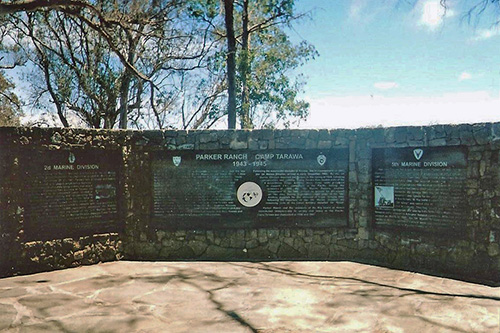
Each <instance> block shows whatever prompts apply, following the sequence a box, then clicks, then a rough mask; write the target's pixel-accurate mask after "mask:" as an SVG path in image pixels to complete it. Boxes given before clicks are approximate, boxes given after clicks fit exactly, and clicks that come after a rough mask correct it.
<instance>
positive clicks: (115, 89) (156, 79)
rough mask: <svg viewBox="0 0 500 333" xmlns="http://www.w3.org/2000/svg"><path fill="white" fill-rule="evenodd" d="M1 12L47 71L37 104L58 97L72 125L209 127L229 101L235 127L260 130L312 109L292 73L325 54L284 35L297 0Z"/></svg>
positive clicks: (68, 5)
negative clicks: (76, 121) (300, 97)
mask: <svg viewBox="0 0 500 333" xmlns="http://www.w3.org/2000/svg"><path fill="white" fill-rule="evenodd" d="M222 4H224V5H227V6H233V5H234V7H233V8H232V9H231V8H229V7H228V8H227V9H228V10H227V13H230V12H232V13H233V15H232V17H231V16H229V15H224V9H226V7H224V9H223V8H221V5H222ZM7 13H9V15H6V14H7ZM2 15H3V18H8V21H9V24H8V25H2V27H0V29H3V31H4V32H6V33H8V34H9V35H10V38H11V39H13V40H15V41H16V43H17V44H16V47H17V48H18V49H21V50H22V51H23V52H24V53H25V57H27V58H28V59H29V61H30V62H31V63H32V64H35V65H36V67H37V68H38V69H39V71H38V72H37V73H36V78H38V83H39V84H38V85H37V86H36V87H37V89H36V94H35V95H34V98H33V101H34V102H35V101H36V102H38V103H40V102H43V101H47V100H48V101H49V102H50V103H52V104H53V105H54V106H55V110H56V113H57V114H58V117H59V119H60V121H61V123H62V124H63V126H71V124H72V123H73V120H74V118H75V116H76V117H78V118H79V119H80V120H81V121H83V123H84V124H86V125H87V126H90V127H105V128H112V127H120V128H126V127H127V126H134V127H137V128H168V127H181V128H209V127H211V126H213V124H215V123H216V122H218V121H219V120H220V119H221V118H223V117H225V116H226V115H228V108H227V106H228V105H233V106H232V107H230V109H231V110H232V111H231V112H229V115H228V118H229V124H231V123H232V124H233V125H231V127H233V128H234V127H236V118H237V116H239V119H240V126H241V127H242V128H252V127H254V126H256V127H263V126H275V125H276V124H278V123H281V124H284V125H285V126H286V125H287V124H288V123H289V121H290V120H291V119H292V118H297V119H300V118H302V117H304V116H305V115H306V114H307V108H308V105H307V103H305V102H303V101H300V100H298V99H297V93H298V91H299V90H300V88H301V84H302V82H301V81H300V79H299V80H293V79H291V78H289V77H288V74H289V72H290V70H293V69H295V68H297V67H298V66H299V65H300V64H301V63H303V62H304V61H307V60H308V59H309V58H311V57H314V55H315V54H316V53H315V50H314V48H313V47H311V46H310V45H307V43H302V44H300V45H298V46H294V45H292V44H291V43H290V41H289V39H288V37H287V35H286V33H284V29H285V27H287V26H288V25H289V24H291V22H292V21H294V20H296V19H297V18H299V17H301V15H294V1H293V0H263V1H255V0H245V1H244V2H240V1H234V0H226V1H225V2H221V1H220V0H206V1H203V2H200V1H199V0H185V1H177V0H169V1H167V0H163V1H161V0H133V1H123V0H113V1H104V0H94V1H85V0H70V1H58V0H43V1H42V0H25V1H2V2H1V3H0V16H2ZM226 18H227V19H228V20H230V19H231V18H232V21H233V22H232V25H233V28H234V37H231V36H230V33H231V31H229V34H228V27H229V26H230V25H229V26H228V25H226V24H225V23H226ZM229 30H231V29H229ZM271 40H272V42H270V41H271ZM230 43H232V44H231V46H230V48H231V50H230V52H229V53H228V52H227V46H228V45H229V44H230ZM290 57H292V58H290ZM231 58H233V59H231ZM262 62H264V63H262ZM271 62H276V65H274V64H272V63H271ZM228 63H230V65H229V66H228ZM278 63H279V64H278ZM257 72H258V74H255V73H257ZM228 77H233V78H232V79H230V81H231V82H232V83H230V84H229V83H228V81H227V80H226V78H228ZM34 79H35V78H34V77H33V79H32V80H33V81H34V82H36V80H34ZM228 86H231V87H230V88H229V87H228ZM260 89H267V90H268V91H259V90H260ZM46 96H49V98H48V99H47V98H46ZM236 113H237V114H236Z"/></svg>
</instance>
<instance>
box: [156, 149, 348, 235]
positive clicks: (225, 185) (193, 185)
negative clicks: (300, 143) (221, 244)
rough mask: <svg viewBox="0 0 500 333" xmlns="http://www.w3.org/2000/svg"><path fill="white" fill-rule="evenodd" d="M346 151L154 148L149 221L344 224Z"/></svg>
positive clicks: (163, 223)
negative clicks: (284, 220)
mask: <svg viewBox="0 0 500 333" xmlns="http://www.w3.org/2000/svg"><path fill="white" fill-rule="evenodd" d="M347 157H348V154H347V149H329V150H324V151H323V150H298V149H289V150H286V149H282V150H269V151H265V152H262V151H257V152H248V151H211V152H197V151H194V152H193V151H182V152H179V151H177V152H175V153H171V154H170V153H168V152H165V153H158V154H156V155H154V156H153V161H152V173H153V174H152V177H153V220H154V222H155V223H156V225H157V226H159V227H161V226H166V225H169V224H172V223H175V222H178V223H181V222H201V221H205V222H207V223H210V225H211V226H215V227H217V226H218V225H221V224H223V223H224V221H225V220H226V219H225V218H226V217H230V219H227V220H228V221H229V220H231V221H247V222H250V223H254V222H255V223H259V222H271V223H272V222H275V221H276V219H286V220H287V221H289V222H290V223H292V222H293V220H294V219H301V222H307V223H308V225H312V226H314V225H316V224H317V225H323V224H324V225H326V224H330V225H345V224H346V223H347V213H346V211H347V210H346V198H347V186H346V175H347V164H348V159H347ZM293 223H296V221H295V222H293ZM236 226H237V223H236V224H235V227H236Z"/></svg>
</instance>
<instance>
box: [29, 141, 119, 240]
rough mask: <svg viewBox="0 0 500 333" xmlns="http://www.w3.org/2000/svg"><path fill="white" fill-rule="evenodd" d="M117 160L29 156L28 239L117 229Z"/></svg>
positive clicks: (114, 156) (90, 155) (81, 154)
mask: <svg viewBox="0 0 500 333" xmlns="http://www.w3.org/2000/svg"><path fill="white" fill-rule="evenodd" d="M119 158H120V156H119V153H116V152H111V153H110V152H105V153H104V152H99V153H97V152H88V151H71V152H68V151H47V152H43V154H42V153H40V152H30V153H29V154H25V155H24V156H23V158H22V160H21V168H22V169H23V170H24V171H23V172H24V174H25V176H26V185H25V187H24V191H25V193H24V198H25V202H24V207H25V223H26V232H27V234H28V237H29V238H33V239H35V238H37V237H40V236H41V237H44V236H46V235H59V236H69V235H79V234H84V233H87V232H114V231H117V227H116V223H117V221H118V199H117V197H118V175H117V173H118V165H119V163H117V162H118V161H119ZM49 226H50V227H49Z"/></svg>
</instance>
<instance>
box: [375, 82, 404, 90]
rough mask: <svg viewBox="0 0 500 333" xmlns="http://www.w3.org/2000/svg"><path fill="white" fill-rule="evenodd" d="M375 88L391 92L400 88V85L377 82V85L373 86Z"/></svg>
mask: <svg viewBox="0 0 500 333" xmlns="http://www.w3.org/2000/svg"><path fill="white" fill-rule="evenodd" d="M373 86H374V87H375V88H377V89H380V90H390V89H395V88H398V87H399V84H397V83H396V82H391V81H381V82H376V83H375V84H373Z"/></svg>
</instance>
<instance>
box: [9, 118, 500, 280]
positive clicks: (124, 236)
mask: <svg viewBox="0 0 500 333" xmlns="http://www.w3.org/2000/svg"><path fill="white" fill-rule="evenodd" d="M499 138H500V124H475V125H458V126H447V125H439V126H429V127H396V128H374V129H369V128H368V129H359V130H281V131H279V130H277V131H273V130H255V131H102V130H97V131H96V130H73V129H36V128H35V129H30V128H1V129H0V176H1V178H0V179H1V180H2V183H1V184H0V185H1V187H2V188H1V190H2V191H1V196H0V273H1V275H13V274H19V273H29V272H36V271H42V270H50V269H57V268H63V267H73V266H78V265H85V264H92V263H96V262H100V261H109V260H116V259H120V258H122V257H124V258H126V259H130V260H135V259H147V260H163V259H165V260H172V259H175V260H177V259H204V260H205V259H215V260H228V259H235V260H270V259H318V260H342V259H345V260H362V261H365V262H370V263H378V264H381V265H386V266H389V267H395V268H401V269H411V270H416V271H425V272H432V273H434V274H441V275H446V276H456V277H461V278H465V279H470V280H474V281H481V282H493V283H499V282H500V250H499V248H500V180H499V175H500V154H499V151H500V139H499ZM447 145H448V146H457V145H460V146H464V147H466V149H467V158H468V169H467V179H466V193H467V202H466V203H464V204H466V205H468V207H469V211H470V216H469V217H468V224H467V227H466V230H465V231H464V233H463V234H460V235H453V236H451V235H448V234H446V233H442V232H441V233H436V232H434V230H422V231H421V232H415V231H411V232H410V231H406V230H404V229H403V230H390V229H384V230H379V229H377V228H376V227H375V226H374V223H373V204H372V203H373V180H372V160H371V159H372V148H391V147H392V148H398V147H419V148H425V147H435V146H447ZM90 147H93V148H99V149H103V150H106V149H115V150H116V149H119V150H121V151H122V156H123V172H122V173H121V174H122V178H123V179H122V180H121V181H122V182H123V184H124V186H123V188H124V193H123V202H122V203H121V206H120V207H121V216H122V217H123V218H122V221H121V223H122V224H123V230H124V231H123V232H121V233H118V234H117V233H107V234H101V235H82V236H81V237H72V238H64V239H54V240H47V241H33V242H32V241H28V240H27V239H26V237H25V236H24V234H25V230H24V224H23V222H24V220H23V219H24V217H23V213H24V207H22V205H20V204H19V203H20V202H21V201H22V200H21V198H22V195H23V194H22V188H23V186H24V185H23V183H22V175H21V174H20V168H19V161H18V159H17V156H18V155H19V154H20V153H22V152H23V151H26V149H41V150H49V151H50V150H69V149H72V148H84V149H85V148H90ZM278 148H282V149H286V148H311V149H312V148H314V149H328V148H348V149H349V170H348V171H349V172H348V200H349V202H348V207H349V212H348V227H342V228H331V227H330V228H314V225H311V227H310V228H290V227H287V228H280V226H276V228H274V229H265V228H259V229H242V230H235V229H231V230H224V229H217V228H214V229H213V230H211V229H209V228H206V229H204V230H181V229H182V228H181V229H178V230H156V229H154V228H151V227H150V218H151V207H152V193H151V191H152V190H151V189H152V184H151V181H152V180H151V166H150V161H151V158H150V156H151V154H152V153H154V152H158V151H164V150H193V149H197V150H205V151H210V150H213V149H237V150H245V149H249V150H255V149H278ZM47 223H50V221H47Z"/></svg>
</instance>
